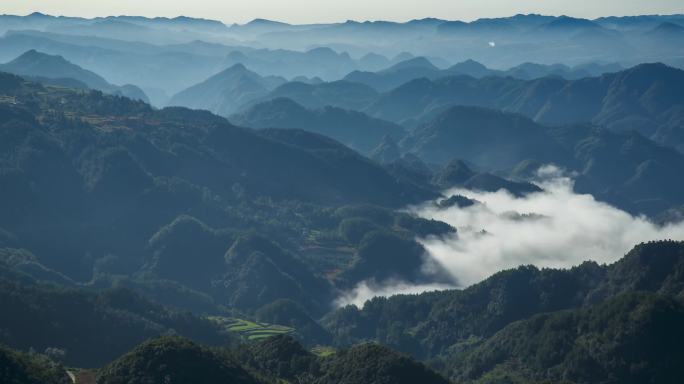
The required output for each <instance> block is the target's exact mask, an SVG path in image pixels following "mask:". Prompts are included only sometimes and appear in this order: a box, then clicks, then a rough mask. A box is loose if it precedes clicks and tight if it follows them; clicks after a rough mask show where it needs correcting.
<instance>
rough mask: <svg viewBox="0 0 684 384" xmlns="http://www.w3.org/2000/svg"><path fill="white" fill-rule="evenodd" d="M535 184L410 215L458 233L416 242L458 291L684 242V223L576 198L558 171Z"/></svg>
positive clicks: (354, 297)
mask: <svg viewBox="0 0 684 384" xmlns="http://www.w3.org/2000/svg"><path fill="white" fill-rule="evenodd" d="M538 176H539V179H538V180H537V181H536V184H538V185H539V186H540V187H541V188H543V192H538V193H532V194H529V195H527V196H524V197H515V196H513V195H511V194H510V193H508V192H506V191H504V190H500V191H498V192H482V191H471V190H463V189H458V188H455V189H452V190H449V191H446V192H445V193H444V194H445V195H446V196H451V195H456V194H458V195H463V196H466V197H468V198H470V199H473V200H477V201H478V202H479V203H476V204H475V205H472V206H469V207H464V208H459V207H458V206H454V207H450V208H446V209H445V208H439V207H438V206H437V205H436V204H435V202H434V201H430V202H426V203H424V204H422V205H420V206H414V207H410V208H409V209H408V210H409V211H410V212H413V213H414V214H416V215H418V216H420V217H424V218H427V219H435V220H440V221H444V222H446V223H449V224H450V225H452V226H453V227H455V228H456V229H457V231H458V232H457V233H456V234H454V235H450V236H447V237H430V238H424V239H418V241H419V242H420V243H421V244H423V246H424V247H425V249H426V250H427V255H426V257H427V258H428V260H429V261H430V262H431V263H437V264H439V265H441V266H442V267H443V268H444V269H446V270H447V271H448V273H449V274H450V275H451V277H452V278H453V284H452V285H451V286H453V287H461V288H462V287H467V286H469V285H472V284H475V283H477V282H479V281H482V280H483V279H486V278H487V277H488V276H491V275H492V274H494V273H496V272H498V271H501V270H504V269H509V268H515V267H518V266H520V265H535V266H537V267H540V268H543V267H550V268H567V267H572V266H575V265H579V264H581V263H582V262H584V261H587V260H593V261H596V262H598V263H611V262H614V261H617V260H618V259H620V258H622V257H623V256H624V255H625V253H627V252H628V251H629V250H630V249H632V248H633V247H634V245H636V244H638V243H640V242H645V241H650V240H661V239H673V240H684V223H676V224H668V225H665V226H659V225H657V224H654V223H653V222H651V221H649V220H648V219H647V218H646V217H642V216H632V215H630V214H629V213H627V212H625V211H622V210H620V209H618V208H616V207H613V206H611V205H609V204H606V203H603V202H600V201H597V200H596V199H594V197H593V196H591V195H587V194H578V193H575V192H574V191H573V180H572V178H571V177H568V176H566V175H564V174H563V173H562V172H561V171H560V170H559V169H557V168H555V167H552V166H546V167H543V168H542V169H540V172H539V174H538ZM447 287H449V286H445V285H443V284H442V285H435V284H427V285H418V286H417V285H411V284H408V283H405V282H397V281H388V282H381V283H377V282H372V283H369V282H363V283H361V284H359V285H358V286H357V287H356V288H355V289H354V290H352V291H350V292H347V293H345V294H344V295H342V296H341V297H340V298H339V299H338V301H337V304H338V305H346V304H355V305H357V306H361V305H362V303H364V302H365V301H366V300H367V299H370V298H372V297H374V296H391V295H393V294H405V293H419V292H423V291H428V290H435V289H444V288H447Z"/></svg>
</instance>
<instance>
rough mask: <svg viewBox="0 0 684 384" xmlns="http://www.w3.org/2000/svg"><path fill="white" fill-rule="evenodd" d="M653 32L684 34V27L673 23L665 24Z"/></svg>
mask: <svg viewBox="0 0 684 384" xmlns="http://www.w3.org/2000/svg"><path fill="white" fill-rule="evenodd" d="M652 32H656V33H683V32H684V26H681V25H679V24H675V23H672V22H669V21H668V22H664V23H661V24H659V25H658V26H657V27H655V28H653V31H652Z"/></svg>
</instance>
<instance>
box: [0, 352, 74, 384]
mask: <svg viewBox="0 0 684 384" xmlns="http://www.w3.org/2000/svg"><path fill="white" fill-rule="evenodd" d="M0 382H2V383H3V384H71V379H70V378H69V376H68V375H67V373H66V371H65V370H64V367H62V366H61V365H59V364H57V363H55V362H54V361H52V360H50V359H49V358H48V357H47V356H44V355H39V354H36V353H22V352H17V351H13V350H11V349H9V348H6V347H3V346H2V345H0Z"/></svg>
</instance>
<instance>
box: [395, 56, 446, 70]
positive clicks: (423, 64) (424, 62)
mask: <svg viewBox="0 0 684 384" xmlns="http://www.w3.org/2000/svg"><path fill="white" fill-rule="evenodd" d="M405 68H427V69H432V70H439V68H437V67H436V66H435V65H434V64H432V62H431V61H430V60H428V59H427V58H425V57H423V56H418V57H414V58H411V59H408V60H404V61H401V62H399V63H397V64H394V65H393V66H391V67H389V68H387V69H386V71H396V70H400V69H405Z"/></svg>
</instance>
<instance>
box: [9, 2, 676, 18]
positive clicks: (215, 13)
mask: <svg viewBox="0 0 684 384" xmlns="http://www.w3.org/2000/svg"><path fill="white" fill-rule="evenodd" d="M35 11H37V12H42V13H47V14H51V15H65V16H82V17H95V16H110V15H140V16H149V17H153V16H165V17H175V16H179V15H184V16H191V17H202V18H208V19H214V20H221V21H223V22H225V23H228V24H229V23H234V22H238V23H244V22H247V21H249V20H252V19H254V18H266V19H271V20H279V21H284V22H289V23H297V24H301V23H315V22H340V21H345V20H349V19H352V20H394V21H406V20H410V19H416V18H424V17H437V18H441V19H449V20H474V19H477V18H482V17H503V16H511V15H514V14H517V13H541V14H547V15H561V14H565V15H569V16H574V17H584V18H596V17H600V16H624V15H638V14H673V13H684V0H420V1H415V0H410V1H409V0H335V1H331V0H185V1H170V0H0V13H4V14H18V15H24V14H28V13H31V12H35Z"/></svg>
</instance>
